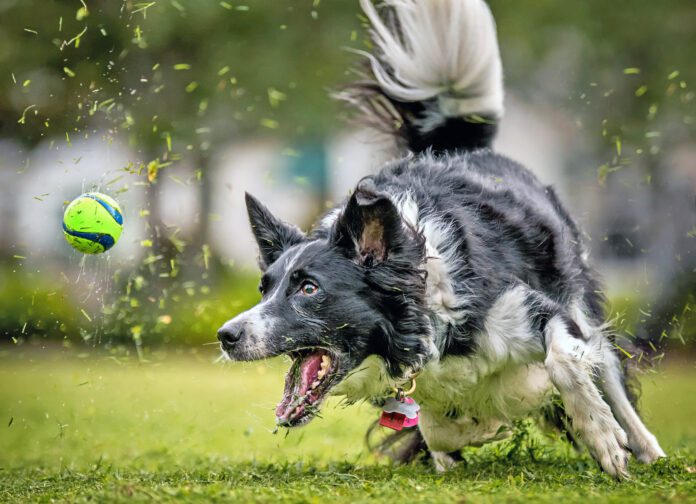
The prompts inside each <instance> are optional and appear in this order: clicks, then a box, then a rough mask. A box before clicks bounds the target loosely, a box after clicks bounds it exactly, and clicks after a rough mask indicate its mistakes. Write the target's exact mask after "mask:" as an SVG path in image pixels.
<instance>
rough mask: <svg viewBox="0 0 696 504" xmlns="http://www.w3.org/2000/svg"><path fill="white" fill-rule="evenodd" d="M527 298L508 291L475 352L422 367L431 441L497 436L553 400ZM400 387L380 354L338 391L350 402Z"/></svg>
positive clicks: (425, 427) (425, 426) (421, 397)
mask: <svg viewBox="0 0 696 504" xmlns="http://www.w3.org/2000/svg"><path fill="white" fill-rule="evenodd" d="M524 301H525V295H524V288H523V287H517V288H514V289H511V290H510V291H508V292H506V293H504V294H503V295H502V296H500V297H499V298H498V300H497V301H496V303H494V305H493V306H492V307H491V309H490V310H489V313H488V315H487V317H486V321H485V324H484V327H485V331H484V332H482V333H480V334H477V335H476V340H477V341H478V348H477V349H476V351H475V352H474V353H473V354H472V355H469V356H446V357H443V358H441V359H435V360H432V361H430V362H428V363H427V364H426V365H425V367H424V368H423V370H421V372H420V374H419V376H418V378H417V385H418V387H417V389H416V392H415V393H414V398H415V399H416V400H417V401H418V402H419V403H420V404H421V407H422V412H423V413H422V425H421V430H422V431H423V434H424V436H425V437H426V440H428V442H429V444H433V445H435V446H437V445H438V443H439V444H440V445H441V448H442V449H445V448H444V447H445V446H447V447H449V448H452V446H454V445H458V446H456V447H455V448H452V449H456V448H460V447H462V446H465V445H470V444H480V443H483V442H486V441H489V440H492V439H496V438H497V436H498V435H499V433H500V431H501V427H503V426H505V425H509V424H510V422H511V421H513V420H515V419H518V418H523V417H525V416H528V415H529V414H531V413H533V412H535V411H537V410H538V409H539V408H540V407H541V406H542V405H543V404H544V403H545V402H546V401H547V400H548V398H549V396H550V392H551V390H552V385H551V382H550V379H549V376H548V373H547V371H546V369H545V367H544V365H543V358H542V356H543V347H542V344H541V341H540V340H539V338H538V336H537V335H535V334H533V332H532V331H531V328H530V326H529V321H528V314H527V306H526V305H525V302H524ZM394 385H396V384H395V383H394V382H393V380H390V379H389V378H388V375H387V372H386V369H385V367H384V364H383V362H382V361H381V359H379V358H377V357H370V358H368V359H366V360H365V362H363V364H362V365H361V366H360V367H359V368H358V370H356V372H354V373H353V374H352V376H351V377H350V378H349V379H347V380H345V381H344V382H343V383H341V384H340V385H339V386H338V387H337V389H336V392H335V393H337V394H340V395H345V396H346V398H347V399H348V400H350V401H358V400H361V399H365V398H382V397H385V396H386V395H387V394H388V393H389V390H390V387H391V386H394ZM449 448H447V449H449Z"/></svg>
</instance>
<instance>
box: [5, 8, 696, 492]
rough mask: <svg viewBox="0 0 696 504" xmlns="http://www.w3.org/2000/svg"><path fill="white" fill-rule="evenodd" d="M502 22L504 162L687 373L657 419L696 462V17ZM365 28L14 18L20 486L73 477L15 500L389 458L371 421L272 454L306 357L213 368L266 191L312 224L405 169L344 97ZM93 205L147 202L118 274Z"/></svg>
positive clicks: (8, 92) (9, 45)
mask: <svg viewBox="0 0 696 504" xmlns="http://www.w3.org/2000/svg"><path fill="white" fill-rule="evenodd" d="M490 5H491V8H492V10H493V12H494V15H495V17H496V20H497V23H498V31H499V37H500V44H501V50H502V55H503V60H504V66H505V80H506V88H507V92H508V95H507V102H506V106H507V114H506V117H505V119H504V121H503V123H502V125H501V132H500V136H499V140H498V142H497V148H498V149H499V150H500V151H501V152H504V153H506V154H508V155H510V156H511V157H513V158H515V159H518V160H520V161H522V162H524V163H525V164H526V165H527V166H528V167H529V168H531V169H532V170H533V171H535V172H537V174H538V175H539V176H540V177H541V178H542V180H544V181H545V182H548V183H553V184H554V185H556V186H557V188H558V189H559V192H560V193H561V195H562V196H563V199H564V200H565V201H566V202H567V203H568V205H569V207H570V208H571V210H572V213H573V214H574V215H575V216H576V217H577V218H578V220H579V222H580V224H581V226H582V228H583V229H584V231H585V233H586V237H587V242H588V244H589V247H590V249H591V252H592V261H593V262H594V263H595V264H596V266H597V269H598V271H599V273H600V275H601V276H602V277H603V278H604V281H605V285H606V290H607V294H608V296H609V299H610V307H609V309H610V313H611V318H612V320H613V321H614V323H615V324H616V325H617V326H618V327H619V329H620V330H621V331H622V332H623V333H625V334H626V335H627V336H629V337H631V338H633V339H634V340H635V341H636V342H637V343H638V344H639V346H640V347H641V348H642V349H644V350H647V351H649V352H650V353H651V354H653V355H655V356H657V357H660V356H662V355H666V357H667V358H666V365H665V366H663V367H661V368H659V369H658V373H659V374H657V375H648V376H647V377H646V379H644V382H645V383H644V385H645V401H644V402H645V407H646V412H647V420H648V423H649V425H650V426H651V428H654V429H655V432H656V433H657V434H658V437H659V438H660V439H661V441H662V442H663V443H664V445H665V446H666V447H667V448H668V449H669V450H670V451H671V452H672V453H675V452H679V450H682V451H683V457H686V458H687V459H689V457H691V458H690V459H689V460H692V459H693V457H692V455H690V454H691V453H693V451H692V450H693V446H694V442H695V439H696V438H694V429H693V422H692V421H691V420H690V419H692V418H693V416H694V411H693V391H694V385H695V384H696V369H695V368H694V364H695V362H696V360H695V359H694V342H695V341H696V315H695V314H694V313H695V310H696V304H695V303H696V196H695V195H696V143H695V142H694V140H695V139H696V107H695V104H696V94H695V93H696V92H695V88H694V83H696V75H695V74H696V67H695V66H694V63H693V55H694V53H695V52H696V30H695V29H694V27H695V26H696V3H694V2H693V0H663V1H660V2H655V1H651V0H614V1H612V2H607V1H600V0H585V1H582V2H558V1H551V0H537V1H534V2H503V1H502V0H491V1H490ZM364 21H365V20H364V18H363V17H362V16H361V14H360V11H359V8H358V5H357V0H273V1H259V0H249V1H243V2H237V1H232V0H223V1H218V0H157V1H143V2H137V1H131V0H70V1H68V0H0V214H1V218H0V379H1V380H2V386H1V387H2V389H1V391H0V412H1V413H2V417H1V418H0V422H4V424H5V425H6V427H4V426H3V427H2V429H3V430H4V431H5V432H4V433H3V434H2V435H0V470H2V469H3V468H5V467H20V468H21V467H30V466H36V467H38V469H37V471H41V470H43V469H46V470H47V471H48V472H47V473H40V472H39V473H30V472H28V473H26V474H24V475H23V476H22V478H17V479H16V480H15V475H16V473H6V474H8V475H6V476H4V477H5V478H6V479H5V480H4V481H5V483H7V482H8V481H9V482H10V483H12V482H13V481H15V483H13V484H16V485H17V487H16V489H17V493H12V492H10V493H8V494H7V496H10V495H14V496H15V497H16V496H17V495H24V496H28V495H31V492H33V491H34V490H35V488H36V486H35V484H34V480H35V479H36V478H38V479H39V480H40V481H42V483H41V485H43V486H42V488H45V489H46V488H47V489H48V490H46V491H48V492H51V491H55V492H56V495H57V496H58V497H59V498H60V495H63V498H66V497H65V495H72V494H61V492H64V491H65V489H64V487H61V486H60V485H61V484H62V483H60V481H73V480H70V478H68V479H67V480H63V479H62V477H63V476H60V477H57V478H58V480H60V481H58V482H56V480H55V479H54V473H53V472H51V471H53V470H58V471H62V470H63V469H65V470H67V471H71V470H73V469H75V470H85V471H87V472H86V473H85V474H92V473H91V472H89V471H92V470H94V471H96V472H98V471H99V468H100V467H102V466H106V465H107V464H113V467H116V468H118V467H120V465H122V464H125V465H128V466H129V467H131V466H133V467H135V469H134V471H136V472H138V471H141V470H143V469H144V470H149V469H153V468H156V467H162V466H163V465H167V464H170V463H171V464H178V463H185V461H186V460H189V461H190V460H193V459H195V458H196V457H206V456H207V457H211V456H212V457H220V459H219V460H218V459H215V460H214V461H213V462H211V461H210V459H209V460H208V462H207V464H209V465H210V464H212V465H213V466H217V465H218V462H220V463H221V464H227V463H228V462H229V460H230V459H231V460H236V461H239V460H245V461H247V460H251V459H258V460H261V461H281V460H284V459H285V457H286V456H290V454H291V453H293V454H295V455H297V456H307V457H312V458H315V459H316V460H322V461H325V460H332V459H333V460H336V459H339V460H342V459H347V460H350V461H353V460H355V461H363V460H371V459H369V457H368V456H367V455H366V454H365V453H364V448H362V445H361V444H360V443H358V442H357V440H359V439H361V436H362V433H363V432H364V427H365V426H366V425H367V423H369V421H370V419H371V418H373V416H372V415H373V414H374V412H372V411H370V409H369V408H367V407H366V406H361V407H360V408H351V409H349V410H344V409H342V408H334V407H330V408H327V410H326V418H325V419H324V420H323V421H321V420H320V421H318V422H315V423H313V424H312V425H311V426H310V427H309V428H308V429H307V430H303V431H300V432H297V433H292V435H291V436H290V437H288V438H287V439H286V438H284V437H283V435H279V436H272V435H271V434H270V429H272V421H273V418H272V416H273V415H272V409H273V405H274V403H275V401H277V399H278V397H279V394H280V390H281V386H282V385H281V383H282V378H281V375H282V371H283V369H284V368H285V367H286V365H287V363H284V362H283V361H282V359H276V360H274V361H271V362H269V363H254V364H234V365H230V366H228V367H226V368H223V369H221V368H220V367H216V366H213V364H212V363H213V361H214V360H215V359H216V358H217V357H218V354H219V352H218V348H217V345H216V338H215V331H216V329H217V328H218V327H219V326H220V325H221V324H222V323H223V322H224V321H226V320H228V319H229V318H231V317H233V316H234V315H235V314H236V313H238V312H239V311H241V310H243V309H245V308H247V307H249V306H251V305H253V304H254V303H255V302H256V301H257V300H258V293H257V282H258V277H259V274H258V271H257V269H256V267H255V254H256V252H255V250H254V245H253V241H252V238H251V234H250V232H249V229H248V226H247V224H246V220H245V219H246V218H245V213H244V207H243V197H242V194H243V192H244V191H245V190H249V191H251V192H253V193H254V194H256V195H257V196H260V197H261V199H262V200H264V201H265V202H267V203H268V204H269V206H270V207H271V209H272V210H274V211H276V212H278V213H279V214H281V215H283V216H286V217H287V219H288V220H290V221H292V222H294V223H296V224H298V225H300V226H303V227H307V226H309V225H310V224H311V222H312V220H313V219H314V218H315V217H316V216H317V215H318V214H319V213H321V212H322V211H323V210H325V209H326V208H327V207H330V206H331V205H332V204H333V203H335V202H336V201H338V200H340V199H341V198H342V197H344V196H345V195H346V194H347V192H348V191H349V189H350V187H351V185H352V184H354V183H355V182H356V181H357V180H358V179H359V178H360V176H362V175H364V174H366V173H369V172H371V171H374V170H376V169H377V167H378V166H379V163H380V161H381V160H384V159H388V158H390V157H391V156H393V155H394V150H393V146H392V144H391V142H390V140H389V139H379V138H376V137H374V135H372V134H371V133H369V132H365V131H363V130H362V129H361V128H360V127H359V126H356V125H354V124H352V123H351V122H349V121H348V119H350V114H349V112H348V111H346V110H345V109H344V108H343V107H342V106H341V105H340V104H339V103H337V102H335V101H334V100H332V99H331V98H330V93H331V91H333V90H337V89H340V86H341V85H342V84H343V83H345V82H347V81H350V80H352V79H356V78H359V77H360V76H361V75H362V74H361V72H362V70H361V65H360V63H361V62H360V58H359V57H357V56H356V55H355V54H353V53H350V52H348V51H346V50H345V49H346V48H353V49H366V48H368V47H369V43H368V42H367V37H366V31H365V27H364ZM87 190H99V191H102V192H105V193H108V194H110V195H111V196H113V197H115V198H116V199H118V200H119V201H120V202H121V204H122V206H123V207H124V210H125V215H126V220H125V228H124V234H123V236H122V238H121V241H120V242H119V243H118V244H117V246H116V247H115V248H114V249H113V250H112V251H110V252H109V253H108V254H105V255H103V256H98V257H82V256H80V255H79V254H78V253H77V252H75V251H72V250H71V249H70V248H69V246H68V245H67V244H66V243H65V242H64V241H63V238H62V230H61V224H60V222H61V215H62V211H63V209H64V207H65V205H66V204H67V202H68V201H69V200H71V199H72V198H74V197H75V196H77V195H78V194H80V193H81V192H83V191H87ZM634 358H640V356H639V354H636V355H635V356H634ZM334 405H335V404H334ZM345 415H349V416H351V417H355V418H357V420H356V421H355V422H344V419H345V418H344V416H345ZM313 434H319V435H318V436H317V435H313ZM310 437H311V439H312V441H311V442H308V441H306V440H307V439H309V438H310ZM495 449H496V448H493V450H495ZM684 454H686V455H684ZM228 457H229V458H228ZM486 460H487V461H486V462H485V463H484V464H483V466H482V467H488V466H489V465H490V464H489V462H490V461H488V459H486ZM682 460H683V458H682V459H678V462H677V464H678V465H680V467H681V465H683V464H682ZM129 464H130V465H129ZM577 464H579V465H578V466H577V467H580V466H582V464H584V462H577ZM554 465H558V464H556V463H554ZM691 465H693V464H691ZM90 467H91V468H92V469H89V468H90ZM582 467H585V466H582ZM42 468H43V469H42ZM56 468H59V469H56ZM66 468H67V469H66ZM85 468H87V469H85ZM94 468H96V469H94ZM88 469H89V470H88ZM513 469H515V468H514V466H513V467H511V468H508V469H504V471H508V472H510V471H512V470H513ZM212 470H213V469H211V471H212ZM484 470H485V469H484ZM579 471H580V469H579ZM657 471H658V473H660V471H663V469H659V470H657ZM252 472H253V471H252ZM116 473H118V470H116ZM61 474H62V473H61ZM75 474H77V476H75ZM583 474H584V473H582V472H579V473H578V475H576V476H577V477H578V478H579V479H582V478H585V476H584V475H583ZM656 474H657V473H656ZM660 475H661V476H660V477H662V473H660ZM0 476H2V475H0ZM73 476H74V477H75V478H77V479H76V481H81V482H82V483H84V482H85V481H87V480H89V478H90V477H91V476H84V478H83V476H82V473H74V474H73ZM542 476H543V472H542V473H540V474H537V477H538V478H542ZM255 477H256V476H254V475H253V474H252V475H251V476H248V478H250V479H251V480H254V478H255ZM389 477H390V478H391V476H389ZM498 477H502V476H500V474H498V473H495V478H498ZM508 477H509V476H508ZM114 478H115V479H116V480H118V478H119V476H118V474H116V475H115V476H114ZM495 478H494V479H495ZM1 479H2V477H0V480H1ZM90 481H91V480H90ZM254 481H256V480H254ZM82 483H81V484H82ZM54 484H55V485H57V486H51V485H54ZM115 484H116V485H117V486H118V488H121V490H123V492H124V493H123V495H125V496H128V495H129V494H128V492H129V491H130V490H127V489H123V488H122V487H121V486H119V485H120V483H115ZM437 484H438V485H439V483H437ZM65 485H72V483H65ZM75 485H76V486H75V488H77V489H79V488H80V487H79V484H78V483H75ZM0 486H1V485H0ZM51 489H53V490H51ZM75 491H77V490H75ZM394 491H398V489H395V490H394ZM602 491H604V490H602ZM23 492H24V493H23ZM666 492H667V493H666V495H667V494H669V492H668V491H666ZM600 493H601V492H600ZM145 495H147V494H145ZM2 497H3V494H1V493H0V498H2ZM8 498H9V497H8Z"/></svg>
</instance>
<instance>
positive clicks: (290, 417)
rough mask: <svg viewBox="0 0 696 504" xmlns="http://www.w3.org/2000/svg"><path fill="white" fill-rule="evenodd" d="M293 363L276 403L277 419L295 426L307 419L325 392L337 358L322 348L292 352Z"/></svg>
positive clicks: (287, 425)
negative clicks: (283, 389) (282, 391)
mask: <svg viewBox="0 0 696 504" xmlns="http://www.w3.org/2000/svg"><path fill="white" fill-rule="evenodd" d="M289 355H290V357H291V358H292V359H293V362H292V366H290V370H289V371H288V374H287V376H286V377H285V392H284V393H283V399H282V400H281V401H280V403H279V404H278V406H277V407H276V423H277V424H278V425H280V426H282V427H295V426H297V425H302V424H304V423H307V422H308V421H309V420H311V418H312V417H313V416H314V415H315V414H316V413H317V411H318V407H319V404H321V402H322V401H323V400H324V398H325V397H326V396H327V395H328V392H329V389H330V388H331V386H332V384H333V383H332V382H333V381H334V380H333V378H334V374H335V371H336V369H337V368H338V359H337V358H336V356H335V355H333V354H332V353H331V352H329V351H328V350H325V349H323V348H310V349H305V350H298V351H295V352H291V353H290V354H289Z"/></svg>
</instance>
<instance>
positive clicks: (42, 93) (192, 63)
mask: <svg viewBox="0 0 696 504" xmlns="http://www.w3.org/2000/svg"><path fill="white" fill-rule="evenodd" d="M0 12H1V15H2V19H3V20H4V22H2V23H0V47H2V49H0V72H1V73H2V74H3V75H5V76H6V78H5V79H4V80H3V81H2V82H1V83H0V90H2V93H0V117H2V122H3V128H2V130H0V133H1V134H3V135H8V134H12V135H16V136H17V137H19V138H22V139H23V140H26V141H28V142H36V141H38V140H39V139H40V138H42V137H46V136H50V135H60V136H63V132H64V131H66V132H68V133H71V134H74V133H82V134H87V133H88V132H89V131H90V130H91V129H92V128H93V126H94V124H95V123H96V124H99V123H101V124H102V125H104V124H106V125H108V126H110V127H113V128H118V129H119V130H121V131H123V130H125V131H128V132H129V133H130V134H131V138H132V141H133V142H134V144H135V145H136V146H143V145H146V146H147V145H150V144H158V145H161V146H165V145H166V143H167V141H168V140H167V136H168V135H169V137H170V138H173V139H174V141H182V142H184V145H187V144H192V145H196V146H200V145H201V144H205V143H206V142H210V141H211V140H218V141H219V140H225V139H229V138H230V137H232V136H233V135H235V134H239V133H240V132H249V131H256V130H258V129H259V128H266V129H269V130H271V131H274V130H277V131H275V132H277V133H281V134H283V135H285V136H287V135H303V134H313V135H318V134H320V133H321V132H324V131H325V130H326V128H332V127H334V125H335V119H334V116H335V107H334V105H333V104H332V102H331V101H330V99H329V98H328V96H327V94H326V92H325V89H326V88H327V87H329V86H333V85H336V84H337V83H338V82H340V81H341V80H342V75H343V74H344V72H345V70H346V67H347V63H348V61H349V59H350V58H349V56H348V54H347V53H345V52H344V51H342V50H341V48H342V47H344V46H346V45H350V44H351V43H353V44H356V43H357V42H355V39H356V38H357V31H356V30H357V29H358V28H359V23H358V19H357V17H356V8H355V5H354V3H353V2H345V1H343V2H335V3H334V2H332V3H331V4H329V3H328V2H325V3H324V4H321V3H320V2H314V3H312V2H294V1H274V2H261V1H251V2H248V3H246V4H245V5H242V4H239V3H237V2H233V3H228V2H200V1H196V0H178V1H162V0H160V1H151V2H132V1H110V0H101V1H86V2H84V5H83V4H81V3H80V2H74V1H67V0H63V1H50V2H44V1H40V0H23V1H21V2H20V1H17V2H15V1H9V2H8V1H5V2H4V3H3V4H0ZM37 12H40V15H37ZM10 20H11V22H10ZM26 107H31V108H30V109H28V110H26ZM21 117H24V119H23V120H21V121H19V122H17V121H18V120H19V119H20V118H21ZM13 119H14V120H13Z"/></svg>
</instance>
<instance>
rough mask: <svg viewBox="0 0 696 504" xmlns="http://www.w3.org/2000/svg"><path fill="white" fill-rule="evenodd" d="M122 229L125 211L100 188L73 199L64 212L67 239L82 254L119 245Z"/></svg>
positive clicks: (102, 250) (99, 252) (99, 251)
mask: <svg viewBox="0 0 696 504" xmlns="http://www.w3.org/2000/svg"><path fill="white" fill-rule="evenodd" d="M121 231H123V212H121V208H120V207H119V206H118V203H117V202H116V201H115V200H114V199H113V198H110V197H109V196H107V195H106V194H101V193H97V192H90V193H85V194H82V195H80V196H78V197H77V198H75V199H74V200H72V201H71V202H70V204H69V205H68V207H67V208H66V209H65V214H64V215H63V234H64V235H65V239H66V240H67V242H68V243H69V244H70V245H72V246H73V248H75V249H76V250H79V251H80V252H82V253H83V254H101V253H102V252H106V251H107V250H109V249H110V248H111V247H113V246H114V245H116V242H117V241H118V239H119V237H120V236H121Z"/></svg>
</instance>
